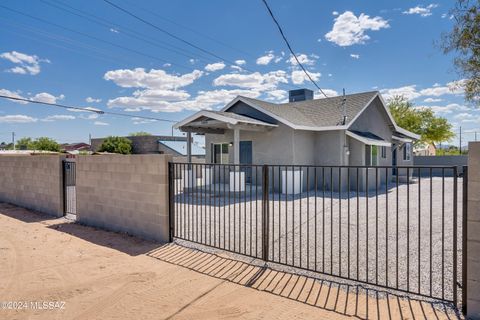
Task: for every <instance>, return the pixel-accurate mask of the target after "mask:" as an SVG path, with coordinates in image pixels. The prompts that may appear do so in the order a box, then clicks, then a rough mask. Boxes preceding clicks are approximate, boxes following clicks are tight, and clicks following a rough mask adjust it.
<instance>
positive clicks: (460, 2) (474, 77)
mask: <svg viewBox="0 0 480 320" xmlns="http://www.w3.org/2000/svg"><path fill="white" fill-rule="evenodd" d="M450 13H451V15H452V16H453V18H454V21H455V24H454V26H453V29H452V31H451V32H450V33H448V34H445V35H443V43H442V46H443V50H444V52H445V53H446V54H447V53H451V52H454V53H456V57H455V58H454V64H455V67H456V69H457V71H458V72H459V73H460V74H461V75H462V76H463V77H465V78H466V81H465V83H464V86H465V99H466V100H467V101H470V102H473V103H476V104H477V105H480V1H478V0H457V3H456V5H455V8H453V9H452V10H451V12H450Z"/></svg>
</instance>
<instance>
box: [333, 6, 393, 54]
mask: <svg viewBox="0 0 480 320" xmlns="http://www.w3.org/2000/svg"><path fill="white" fill-rule="evenodd" d="M334 21H335V22H334V24H333V27H332V30H331V31H329V32H328V33H327V34H325V39H327V40H328V41H331V42H334V43H335V44H337V45H339V46H342V47H346V46H351V45H354V44H363V43H365V41H367V40H368V39H370V37H369V36H368V35H367V34H365V32H366V31H368V30H372V31H378V30H380V29H383V28H389V27H390V25H389V24H388V21H387V20H384V19H383V18H382V17H374V18H370V17H369V16H368V15H365V14H363V13H361V14H360V15H359V16H358V17H356V16H355V14H353V12H351V11H345V12H344V13H342V14H341V15H339V16H338V17H336V18H335V20H334Z"/></svg>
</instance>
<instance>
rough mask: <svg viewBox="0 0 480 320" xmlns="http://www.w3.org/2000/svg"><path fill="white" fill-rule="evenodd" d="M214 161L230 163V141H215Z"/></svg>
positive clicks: (213, 149)
mask: <svg viewBox="0 0 480 320" xmlns="http://www.w3.org/2000/svg"><path fill="white" fill-rule="evenodd" d="M212 146H213V148H212V151H213V159H212V160H213V163H228V143H214V144H212Z"/></svg>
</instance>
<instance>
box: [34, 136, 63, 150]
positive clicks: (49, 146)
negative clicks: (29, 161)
mask: <svg viewBox="0 0 480 320" xmlns="http://www.w3.org/2000/svg"><path fill="white" fill-rule="evenodd" d="M30 144H31V146H29V149H33V150H42V151H53V152H60V145H59V144H58V143H57V142H56V141H55V140H53V139H50V138H47V137H41V138H38V139H35V140H34V141H32V142H31V143H30Z"/></svg>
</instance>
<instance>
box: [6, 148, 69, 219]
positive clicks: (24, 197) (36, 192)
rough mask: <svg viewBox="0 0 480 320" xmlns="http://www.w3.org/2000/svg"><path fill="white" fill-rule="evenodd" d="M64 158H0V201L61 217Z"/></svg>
mask: <svg viewBox="0 0 480 320" xmlns="http://www.w3.org/2000/svg"><path fill="white" fill-rule="evenodd" d="M63 159H64V157H63V156H58V155H38V156H31V155H5V156H0V201H2V202H8V203H11V204H14V205H17V206H21V207H25V208H28V209H33V210H37V211H40V212H43V213H46V214H50V215H53V216H56V217H61V216H63V174H62V160H63Z"/></svg>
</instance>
